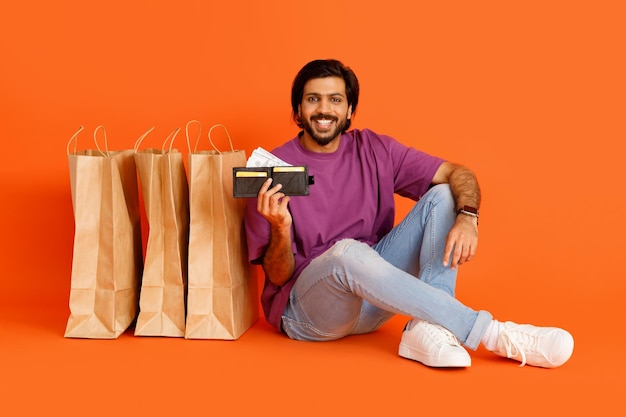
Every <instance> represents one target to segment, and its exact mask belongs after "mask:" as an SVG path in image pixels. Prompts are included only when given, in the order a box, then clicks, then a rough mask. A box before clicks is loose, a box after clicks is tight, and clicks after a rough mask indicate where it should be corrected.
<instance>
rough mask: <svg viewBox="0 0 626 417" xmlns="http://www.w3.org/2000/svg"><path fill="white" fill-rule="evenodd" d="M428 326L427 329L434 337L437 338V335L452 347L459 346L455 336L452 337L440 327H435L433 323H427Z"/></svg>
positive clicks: (449, 332)
mask: <svg viewBox="0 0 626 417" xmlns="http://www.w3.org/2000/svg"><path fill="white" fill-rule="evenodd" d="M428 324H429V326H428V327H429V328H430V330H431V333H433V334H434V335H435V336H437V334H438V335H439V336H440V337H442V336H443V338H444V339H446V340H447V342H448V344H450V345H452V346H459V345H460V343H459V340H458V339H457V338H456V336H454V335H453V334H452V332H451V331H449V330H448V329H446V328H444V327H441V326H437V325H435V324H433V323H428Z"/></svg>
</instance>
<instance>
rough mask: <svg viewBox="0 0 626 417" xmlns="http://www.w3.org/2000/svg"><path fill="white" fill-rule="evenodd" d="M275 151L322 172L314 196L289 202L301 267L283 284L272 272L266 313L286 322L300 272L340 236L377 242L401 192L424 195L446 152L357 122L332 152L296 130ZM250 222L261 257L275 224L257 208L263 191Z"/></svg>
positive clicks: (254, 249)
mask: <svg viewBox="0 0 626 417" xmlns="http://www.w3.org/2000/svg"><path fill="white" fill-rule="evenodd" d="M272 153H273V154H274V155H276V156H277V157H279V158H281V159H282V160H284V161H285V162H288V163H290V164H291V165H306V166H308V169H309V175H312V176H314V178H315V183H314V184H312V185H311V186H310V194H309V195H308V196H292V197H291V200H290V202H289V211H290V212H291V216H292V219H293V224H292V242H293V253H294V256H295V271H294V274H293V276H292V278H291V279H290V280H289V281H287V283H286V284H284V285H283V286H280V287H279V286H276V285H274V284H272V283H271V282H269V280H267V279H266V281H265V286H264V289H263V293H262V295H261V304H262V306H263V311H264V313H265V317H266V318H267V320H268V322H269V323H270V324H271V325H273V326H274V327H276V328H277V329H280V321H281V317H282V314H283V311H284V309H285V306H286V305H287V301H288V299H289V293H290V291H291V288H292V287H293V284H294V283H295V281H296V280H297V278H298V276H299V275H300V272H302V270H303V269H304V268H305V267H306V266H307V265H308V264H309V263H310V262H311V261H312V260H313V259H314V258H315V257H317V256H319V255H320V254H321V253H323V252H324V251H326V250H327V249H328V248H330V247H331V246H332V245H333V244H335V243H336V242H337V241H339V240H341V239H345V238H351V239H355V240H359V241H362V242H365V243H367V244H369V245H373V244H375V243H376V242H378V241H379V240H380V239H381V238H382V237H383V236H385V235H386V234H387V233H389V231H390V230H391V229H392V228H393V226H394V214H395V203H394V193H398V194H400V195H402V196H405V197H408V198H411V199H413V200H418V199H419V198H420V197H421V196H422V195H423V194H424V193H425V192H426V191H427V190H428V187H429V186H430V184H431V182H432V179H433V176H434V175H435V172H436V171H437V168H438V167H439V166H440V165H441V163H442V162H443V160H442V159H440V158H437V157H434V156H431V155H428V154H425V153H423V152H420V151H418V150H416V149H414V148H410V147H407V146H405V145H402V144H401V143H399V142H398V141H396V140H395V139H393V138H391V137H389V136H383V135H378V134H376V133H374V132H372V131H371V130H356V129H355V130H351V131H349V132H346V133H344V134H343V135H342V136H341V141H340V144H339V148H338V149H337V151H335V152H333V153H316V152H311V151H309V150H307V149H305V148H303V147H302V145H301V144H300V141H299V140H298V138H297V137H296V138H294V139H292V140H290V141H288V142H286V143H285V144H283V145H282V146H280V147H278V148H276V149H274V150H273V151H272ZM245 226H246V235H247V242H248V256H249V259H250V261H251V262H252V263H256V264H258V263H260V261H261V258H262V256H263V254H264V253H265V249H266V247H267V245H268V244H269V239H270V229H269V223H268V222H267V221H266V220H265V219H264V218H263V217H262V216H261V215H260V214H259V213H258V212H257V210H256V198H251V199H248V203H247V209H246V219H245Z"/></svg>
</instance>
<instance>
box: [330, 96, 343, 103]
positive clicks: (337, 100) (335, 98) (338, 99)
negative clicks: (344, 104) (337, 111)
mask: <svg viewBox="0 0 626 417" xmlns="http://www.w3.org/2000/svg"><path fill="white" fill-rule="evenodd" d="M330 101H332V102H333V103H341V98H340V97H333V98H331V99H330Z"/></svg>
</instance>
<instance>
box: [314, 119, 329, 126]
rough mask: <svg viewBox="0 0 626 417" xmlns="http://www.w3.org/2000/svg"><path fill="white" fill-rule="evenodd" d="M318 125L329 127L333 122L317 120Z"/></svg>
mask: <svg viewBox="0 0 626 417" xmlns="http://www.w3.org/2000/svg"><path fill="white" fill-rule="evenodd" d="M317 123H319V124H321V125H329V124H330V123H331V120H319V119H318V120H317Z"/></svg>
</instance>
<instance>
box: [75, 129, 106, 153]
mask: <svg viewBox="0 0 626 417" xmlns="http://www.w3.org/2000/svg"><path fill="white" fill-rule="evenodd" d="M84 128H85V127H84V126H82V125H81V127H80V128H79V129H78V130H77V131H76V133H74V135H73V136H72V137H71V138H70V140H69V141H68V142H67V147H66V150H67V154H68V155H70V144H71V143H72V141H74V155H76V147H77V146H78V134H79V133H80V132H81V131H82V130H83V129H84ZM100 129H102V131H103V132H104V149H105V151H106V153H105V152H103V151H102V149H100V145H98V137H97V135H98V130H100ZM93 141H94V143H95V144H96V148H97V149H98V152H100V154H101V155H102V156H104V157H105V158H108V157H109V143H108V140H107V132H106V130H105V129H104V126H102V125H100V126H98V127H96V129H95V130H94V131H93Z"/></svg>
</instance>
